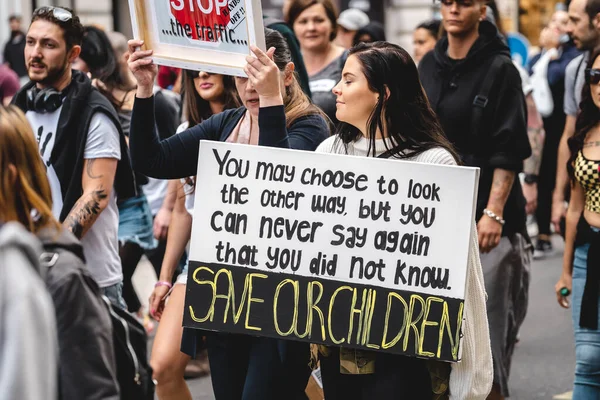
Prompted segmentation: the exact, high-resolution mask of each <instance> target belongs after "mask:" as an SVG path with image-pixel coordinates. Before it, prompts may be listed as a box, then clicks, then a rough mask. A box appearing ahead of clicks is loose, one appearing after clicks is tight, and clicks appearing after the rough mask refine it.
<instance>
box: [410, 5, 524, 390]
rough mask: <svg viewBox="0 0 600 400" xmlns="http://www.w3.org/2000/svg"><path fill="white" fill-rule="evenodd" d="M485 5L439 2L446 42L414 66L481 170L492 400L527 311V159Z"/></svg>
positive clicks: (508, 66)
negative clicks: (524, 171)
mask: <svg viewBox="0 0 600 400" xmlns="http://www.w3.org/2000/svg"><path fill="white" fill-rule="evenodd" d="M486 11H487V9H486V1H485V0H473V1H461V0H442V5H441V13H442V17H443V19H442V23H443V26H444V29H445V30H446V32H447V36H445V37H443V38H441V39H440V40H439V41H438V42H437V44H436V46H435V49H434V51H432V52H429V53H428V54H426V55H425V57H423V59H422V60H421V62H420V63H419V72H420V75H421V80H422V83H423V87H424V89H425V91H426V93H427V95H428V97H429V101H430V102H431V104H432V106H433V109H434V111H435V112H436V114H437V116H438V117H439V119H440V122H441V124H442V127H443V128H444V132H445V133H446V135H447V136H448V138H449V139H450V141H451V142H452V143H453V144H454V146H456V148H457V150H458V153H459V154H460V156H461V159H462V162H463V163H464V164H465V165H468V166H473V167H479V168H480V171H481V173H480V177H479V188H478V194H477V208H476V210H475V216H476V219H477V234H478V242H479V248H480V251H481V253H482V254H481V264H482V266H483V273H484V281H485V288H486V292H487V294H488V296H489V297H488V300H487V315H488V321H489V326H490V329H489V331H490V338H491V343H492V355H493V362H494V385H493V388H492V393H491V394H490V397H489V398H490V399H502V398H504V397H507V396H508V395H509V391H508V376H509V372H510V364H511V358H512V354H513V350H514V346H515V343H516V339H517V333H518V330H519V327H520V325H521V323H522V322H523V320H524V318H525V314H526V311H527V299H528V285H529V260H530V253H529V250H528V245H529V244H528V240H527V239H528V237H527V232H526V229H525V200H524V198H523V194H522V191H521V185H520V184H519V181H518V179H517V175H518V173H519V172H521V170H522V168H523V160H525V159H526V158H527V157H529V156H530V154H531V147H530V145H529V140H528V137H527V115H526V112H527V109H526V104H525V97H524V96H523V91H522V87H521V79H520V78H519V73H518V71H517V70H516V68H515V67H514V65H513V62H512V60H511V57H510V50H509V49H508V47H507V46H506V44H505V43H504V42H503V40H502V38H501V36H500V35H499V33H498V30H497V29H496V27H495V25H494V24H493V23H491V22H489V21H487V20H486V19H485V17H486Z"/></svg>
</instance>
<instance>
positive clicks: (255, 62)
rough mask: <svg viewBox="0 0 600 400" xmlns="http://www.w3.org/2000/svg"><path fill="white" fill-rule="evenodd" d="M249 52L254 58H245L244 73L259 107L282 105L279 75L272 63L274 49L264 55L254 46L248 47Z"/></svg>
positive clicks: (275, 65)
mask: <svg viewBox="0 0 600 400" xmlns="http://www.w3.org/2000/svg"><path fill="white" fill-rule="evenodd" d="M250 50H252V52H253V53H254V56H247V57H246V62H247V64H246V66H245V67H244V71H245V72H246V75H248V79H249V80H250V83H251V84H252V86H253V87H254V89H255V90H256V92H257V93H258V96H259V102H260V106H261V107H265V106H266V107H268V106H275V105H282V104H283V97H282V95H281V84H280V79H281V73H280V71H279V68H277V64H275V62H274V61H273V54H274V53H275V48H274V47H271V48H270V49H269V50H267V52H266V53H265V52H264V51H262V50H261V49H259V48H258V47H256V46H250Z"/></svg>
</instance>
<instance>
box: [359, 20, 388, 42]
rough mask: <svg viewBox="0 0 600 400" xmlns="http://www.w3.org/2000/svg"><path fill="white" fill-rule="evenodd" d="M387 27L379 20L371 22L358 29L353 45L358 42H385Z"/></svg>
mask: <svg viewBox="0 0 600 400" xmlns="http://www.w3.org/2000/svg"><path fill="white" fill-rule="evenodd" d="M385 41H386V38H385V28H384V27H383V25H382V24H381V23H379V22H377V21H372V22H369V23H368V24H367V25H366V26H365V27H363V28H361V29H359V30H358V31H356V35H354V40H353V41H352V46H356V45H357V44H358V43H373V42H385Z"/></svg>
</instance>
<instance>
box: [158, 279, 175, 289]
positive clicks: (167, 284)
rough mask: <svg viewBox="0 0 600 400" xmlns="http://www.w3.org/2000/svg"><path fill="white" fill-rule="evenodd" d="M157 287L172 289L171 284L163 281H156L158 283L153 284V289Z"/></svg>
mask: <svg viewBox="0 0 600 400" xmlns="http://www.w3.org/2000/svg"><path fill="white" fill-rule="evenodd" d="M159 286H166V287H168V288H169V289H172V288H173V285H172V284H171V283H169V282H165V281H158V282H156V283H155V284H154V287H159Z"/></svg>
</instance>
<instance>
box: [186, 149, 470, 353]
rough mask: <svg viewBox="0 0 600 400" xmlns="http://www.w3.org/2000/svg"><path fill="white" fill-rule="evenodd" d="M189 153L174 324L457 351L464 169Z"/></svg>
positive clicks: (288, 155)
mask: <svg viewBox="0 0 600 400" xmlns="http://www.w3.org/2000/svg"><path fill="white" fill-rule="evenodd" d="M334 158H335V160H333V159H334ZM199 159H200V163H199V168H198V175H197V178H198V181H197V182H199V184H198V186H197V187H198V188H201V189H199V191H198V190H197V192H196V208H195V211H194V213H195V214H194V220H193V231H192V242H191V246H190V248H191V252H190V273H189V275H188V285H187V296H186V307H185V310H186V311H185V315H184V325H185V326H187V327H192V328H200V329H208V330H217V331H223V332H231V333H242V334H251V335H261V336H267V337H274V338H288V339H292V340H304V341H310V342H312V343H323V344H328V345H343V346H345V347H348V348H359V349H364V350H367V349H369V350H379V351H386V352H391V353H395V354H405V355H416V356H420V357H427V358H436V359H439V360H447V361H457V360H459V358H460V352H459V345H460V336H461V327H462V323H463V306H464V296H465V277H466V270H467V265H468V250H469V244H470V243H471V234H474V233H473V232H474V230H473V229H472V228H473V214H474V211H473V210H474V202H475V196H476V189H475V186H476V182H477V171H476V170H475V169H473V168H458V167H447V166H435V165H427V164H413V163H405V162H400V161H392V160H376V159H367V158H354V157H353V158H352V159H350V157H342V156H332V155H324V154H314V153H308V152H300V151H289V150H279V149H267V148H264V147H257V146H242V145H231V144H222V143H214V142H202V143H201V145H200V158H199ZM332 165H335V167H332ZM455 188H460V190H456V189H455Z"/></svg>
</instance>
